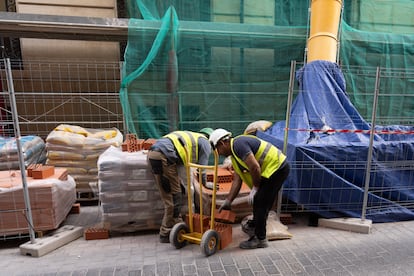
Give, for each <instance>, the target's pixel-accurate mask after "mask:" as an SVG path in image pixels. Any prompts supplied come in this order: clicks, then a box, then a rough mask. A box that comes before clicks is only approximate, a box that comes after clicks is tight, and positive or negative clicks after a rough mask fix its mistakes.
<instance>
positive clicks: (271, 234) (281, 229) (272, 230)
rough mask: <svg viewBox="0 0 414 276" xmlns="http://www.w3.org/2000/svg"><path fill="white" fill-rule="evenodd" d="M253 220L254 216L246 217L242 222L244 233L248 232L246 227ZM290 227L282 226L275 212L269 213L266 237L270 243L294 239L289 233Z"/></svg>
mask: <svg viewBox="0 0 414 276" xmlns="http://www.w3.org/2000/svg"><path fill="white" fill-rule="evenodd" d="M252 218H253V215H252V214H251V215H248V216H246V217H245V218H244V219H243V220H242V221H241V227H242V230H243V232H246V231H245V229H246V225H247V222H248V221H249V220H251V219H252ZM287 229H288V227H287V226H286V225H284V224H282V223H281V222H280V221H279V219H278V218H277V214H276V212H274V211H270V212H269V216H268V218H267V224H266V237H267V239H268V240H269V241H273V240H283V239H290V238H292V237H293V235H292V234H291V233H289V232H288V231H287Z"/></svg>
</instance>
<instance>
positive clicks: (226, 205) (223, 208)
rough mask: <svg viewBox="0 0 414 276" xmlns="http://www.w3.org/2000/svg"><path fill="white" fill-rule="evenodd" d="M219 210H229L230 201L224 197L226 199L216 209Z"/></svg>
mask: <svg viewBox="0 0 414 276" xmlns="http://www.w3.org/2000/svg"><path fill="white" fill-rule="evenodd" d="M221 210H231V202H230V200H228V199H227V198H226V200H225V201H224V202H223V204H221V206H220V208H219V209H218V212H219V213H220V212H221Z"/></svg>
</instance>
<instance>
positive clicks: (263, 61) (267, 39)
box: [120, 0, 414, 138]
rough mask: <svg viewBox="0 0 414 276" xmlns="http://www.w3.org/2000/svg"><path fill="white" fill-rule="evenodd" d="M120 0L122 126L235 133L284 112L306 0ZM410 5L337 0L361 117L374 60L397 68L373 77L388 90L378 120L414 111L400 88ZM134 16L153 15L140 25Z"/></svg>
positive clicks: (155, 131) (305, 26)
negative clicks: (124, 27)
mask: <svg viewBox="0 0 414 276" xmlns="http://www.w3.org/2000/svg"><path fill="white" fill-rule="evenodd" d="M128 3H129V6H128V10H129V16H130V18H131V19H130V23H129V35H128V45H127V49H126V51H125V57H124V60H125V63H124V68H123V81H122V86H121V91H120V97H121V102H122V106H123V109H124V114H125V118H126V122H127V127H128V130H129V132H131V133H136V134H137V135H138V136H139V137H141V138H149V137H151V138H158V137H160V136H161V135H164V134H166V133H167V132H169V131H171V130H175V129H185V130H198V129H200V128H202V127H212V128H217V127H223V128H226V129H229V130H231V131H232V132H233V133H234V134H239V133H241V132H243V130H244V129H245V127H246V126H247V125H248V124H249V123H250V122H252V121H256V120H268V121H271V122H275V121H279V120H283V119H284V118H285V114H286V103H287V95H288V89H289V78H290V71H291V69H290V68H291V61H293V60H294V61H297V62H298V64H299V65H298V66H301V65H300V64H301V63H302V64H303V62H304V61H305V58H306V55H305V52H306V51H305V49H306V40H307V37H308V32H309V14H308V8H309V5H310V4H309V1H279V0H276V1H271V0H263V1H260V2H257V1H255V0H243V1H239V0H233V1H221V0H209V1H204V0H203V1H201V0H176V1H149V0H147V1H142V0H141V1H139V0H136V1H128ZM258 3H260V4H258ZM413 11H414V2H413V1H408V0H400V1H396V0H394V1H391V0H390V1H375V0H364V1H348V0H344V9H343V15H342V20H341V25H340V34H339V37H340V41H339V42H340V43H339V62H338V63H339V65H340V66H341V68H342V71H343V73H344V76H345V79H346V85H347V87H346V92H347V93H348V95H349V96H350V98H351V101H352V103H353V104H354V105H355V107H356V108H357V110H358V111H359V112H360V114H361V115H362V116H363V117H364V118H365V119H369V118H370V115H371V112H372V111H371V106H372V100H373V94H374V89H375V68H376V67H377V66H381V67H386V68H398V69H399V72H400V73H398V74H396V75H395V76H391V77H387V78H384V79H383V80H382V84H381V89H383V90H384V91H386V92H387V93H388V94H389V95H388V96H387V97H382V98H380V99H379V104H378V107H379V108H378V120H379V121H378V123H381V124H407V123H410V122H408V121H409V120H410V119H409V118H412V117H414V116H413V115H414V114H413V110H414V103H413V102H412V97H411V99H410V98H409V99H408V100H407V99H405V98H404V94H410V93H411V92H412V91H414V83H413V81H412V79H413V77H412V75H411V76H410V74H412V71H411V73H410V71H409V70H411V68H414V46H413V45H414V28H413V27H414V17H413V16H412V14H413ZM142 20H149V21H154V22H158V23H159V24H155V25H154V28H153V29H147V30H145V31H142V29H140V21H142ZM402 68H407V73H403V74H401V71H400V69H402ZM298 69H299V68H298ZM294 89H295V91H297V87H296V85H295V88H294Z"/></svg>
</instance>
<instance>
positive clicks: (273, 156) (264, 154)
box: [230, 135, 286, 188]
mask: <svg viewBox="0 0 414 276" xmlns="http://www.w3.org/2000/svg"><path fill="white" fill-rule="evenodd" d="M240 136H249V137H253V138H256V139H259V138H257V137H256V136H253V135H240ZM240 136H237V137H235V138H233V139H231V141H230V147H231V152H232V156H231V162H232V164H233V168H234V170H235V171H236V173H237V174H238V175H239V176H240V178H241V179H242V180H243V182H244V183H246V184H247V185H248V186H249V187H250V188H253V179H252V176H251V174H250V172H249V167H248V166H247V164H246V163H245V162H244V161H243V160H241V159H240V158H239V157H238V156H237V155H236V153H235V152H234V150H233V143H234V139H237V138H238V137H240ZM259 140H260V146H259V149H258V150H257V152H256V153H255V154H254V157H255V158H256V160H257V162H258V163H259V165H260V168H261V176H262V177H265V178H269V177H270V176H271V175H272V174H273V173H274V172H275V171H277V170H278V169H279V168H280V166H281V165H282V163H283V162H284V161H285V159H286V155H284V154H283V153H282V152H281V151H280V150H279V149H278V148H277V147H275V146H273V145H272V144H270V143H269V142H266V141H264V140H262V139H259ZM240 166H241V167H242V168H240ZM242 169H243V170H242Z"/></svg>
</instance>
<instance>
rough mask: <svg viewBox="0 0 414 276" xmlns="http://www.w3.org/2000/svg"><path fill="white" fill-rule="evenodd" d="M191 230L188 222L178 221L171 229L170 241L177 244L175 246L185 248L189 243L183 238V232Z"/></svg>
mask: <svg viewBox="0 0 414 276" xmlns="http://www.w3.org/2000/svg"><path fill="white" fill-rule="evenodd" d="M188 232H189V229H188V226H187V224H185V223H184V222H180V223H177V224H176V225H174V227H173V228H172V229H171V232H170V243H171V244H172V245H174V246H175V248H177V249H180V248H183V247H184V246H185V245H186V244H187V240H185V239H183V236H182V235H183V234H186V233H188Z"/></svg>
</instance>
